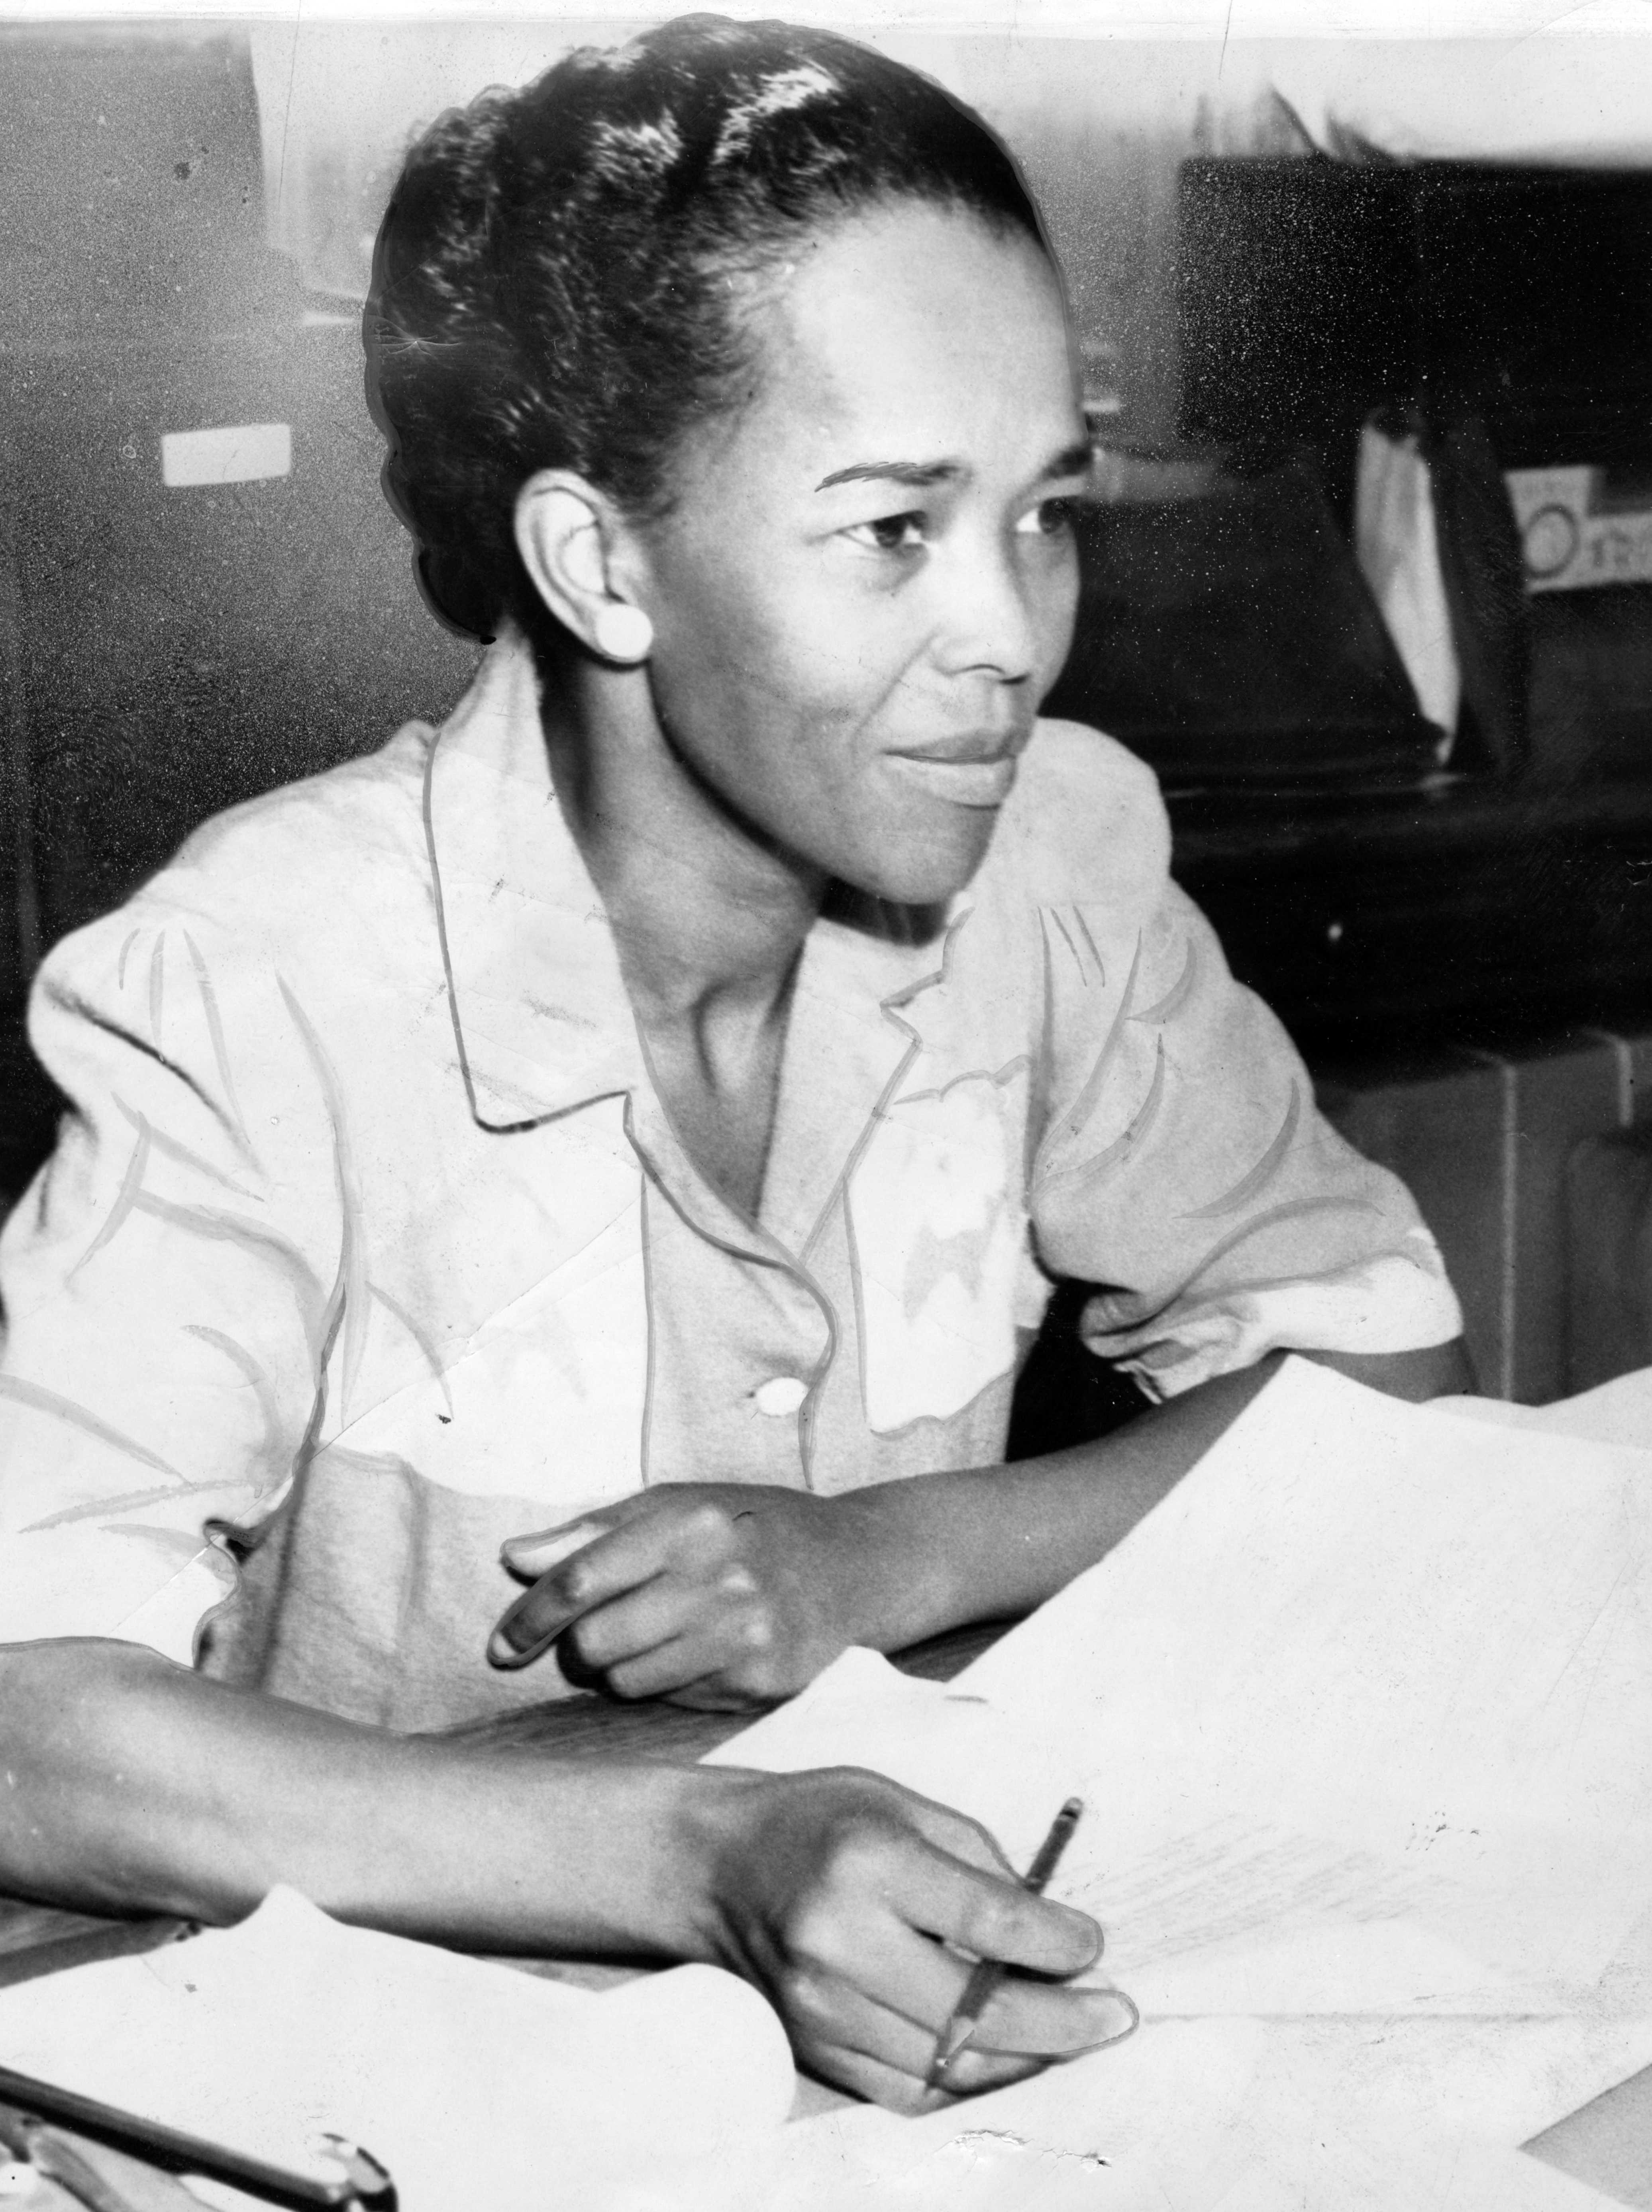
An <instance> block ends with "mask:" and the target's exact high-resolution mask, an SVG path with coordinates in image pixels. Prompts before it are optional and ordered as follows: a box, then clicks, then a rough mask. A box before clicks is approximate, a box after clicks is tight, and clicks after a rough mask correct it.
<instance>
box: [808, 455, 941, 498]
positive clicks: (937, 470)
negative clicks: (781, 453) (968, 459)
mask: <svg viewBox="0 0 1652 2212" xmlns="http://www.w3.org/2000/svg"><path fill="white" fill-rule="evenodd" d="M964 473H965V471H964V467H963V463H962V462H961V461H856V462H854V463H853V465H851V466H850V467H848V468H847V469H834V470H833V471H832V473H831V474H830V476H829V477H822V478H821V480H820V482H819V483H817V485H816V486H815V489H816V490H817V491H829V490H830V489H831V487H832V486H833V485H834V484H843V483H898V484H910V485H913V486H914V487H915V488H916V489H918V490H920V491H923V490H926V489H928V488H929V486H930V485H931V484H938V483H956V481H957V478H958V477H961V476H963V474H964Z"/></svg>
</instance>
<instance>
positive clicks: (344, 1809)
mask: <svg viewBox="0 0 1652 2212" xmlns="http://www.w3.org/2000/svg"><path fill="white" fill-rule="evenodd" d="M277 1882H286V1883H289V1884H291V1885H292V1886H293V1887H295V1888H297V1889H300V1890H302V1891H303V1892H304V1893H306V1894H307V1896H309V1897H310V1898H311V1899H313V1900H314V1902H315V1903H317V1904H318V1905H321V1906H323V1907H324V1908H325V1910H327V1911H330V1912H331V1913H333V1914H334V1915H335V1916H336V1917H338V1918H341V1919H346V1920H354V1921H358V1922H361V1923H364V1924H366V1925H367V1926H370V1927H377V1928H386V1929H392V1930H395V1931H398V1932H399V1933H402V1934H406V1935H415V1936H425V1937H428V1938H431V1939H434V1940H436V1941H441V1942H448V1943H451V1944H452V1945H454V1946H456V1947H457V1948H462V1949H471V1950H499V1951H506V1952H514V1953H518V1954H529V1953H533V1952H549V1953H553V1954H554V1953H558V1952H560V1953H564V1954H567V1953H574V1954H585V1955H589V1954H593V1953H602V1952H610V1953H616V1952H617V1953H625V1954H630V1955H632V1956H635V1955H638V1954H654V1955H656V1956H660V1957H667V1958H678V1959H701V1960H711V1961H713V1962H714V1963H716V1964H719V1965H722V1966H729V1967H732V1968H733V1969H734V1970H735V1971H737V1972H741V1973H744V1974H745V1975H746V1976H747V1977H748V1978H750V1980H752V1981H753V1982H755V1983H756V1984H757V1985H758V1986H759V1987H760V1988H761V1989H762V1990H764V1991H765V1993H766V1994H767V1995H768V1997H769V1999H770V2000H771V2002H773V2003H774V2006H775V2007H776V2008H777V2009H778V2011H779V2012H780V2015H781V2016H782V2018H783V2019H784V2020H785V2021H786V2024H787V2028H788V2030H789V2032H790V2033H791V2035H792V2038H793V2044H794V2045H795V2047H796V2049H797V2051H798V2052H799V2056H800V2057H802V2058H804V2059H805V2060H806V2061H807V2063H809V2064H810V2065H811V2066H813V2067H814V2068H815V2069H817V2071H819V2072H821V2073H822V2074H823V2075H826V2076H827V2077H828V2078H829V2080H832V2081H840V2082H841V2083H842V2084H843V2085H844V2086H845V2087H850V2088H854V2089H857V2090H859V2091H860V2092H861V2093H863V2094H865V2095H868V2096H873V2097H876V2098H878V2100H880V2101H882V2102H884V2103H885V2104H892V2105H896V2106H907V2107H911V2106H918V2105H921V2104H922V2103H923V2102H924V2100H925V2088H924V2081H925V2076H926V2070H927V2068H928V2064H929V2061H930V2058H931V2056H932V2052H933V2050H934V2046H935V2039H936V2037H937V2036H938V2034H939V2033H940V2031H941V2029H942V2027H944V2025H945V2023H946V2022H947V2021H948V2020H950V2019H951V2015H952V2013H953V2011H954V2010H955V2009H956V2008H957V2003H958V2001H959V1999H960V1997H961V1996H962V1995H963V1985H964V1982H965V1979H966V1978H967V1975H968V1972H969V1968H968V1966H967V1964H966V1963H965V1958H964V1957H962V1956H960V1954H967V1955H969V1956H976V1955H978V1956H984V1957H989V1958H992V1959H994V1960H999V1961H1001V1962H1003V1963H1005V1964H1006V1965H1014V1966H1024V1967H1029V1968H1031V1969H1033V1970H1034V1975H1035V1978H1032V1979H1029V1978H1025V1977H1022V1976H1017V1977H1011V1979H1010V1980H1009V1981H1008V1982H1007V1983H1006V1984H1005V1988H1004V1989H1003V1990H1001V1991H1000V1992H999V1996H998V1997H996V1998H995V1999H994V2000H993V2005H992V2006H991V2007H989V2008H988V2012H987V2015H986V2016H984V2018H983V2021H982V2023H981V2030H980V2032H979V2033H977V2036H976V2038H975V2045H974V2046H972V2048H971V2049H970V2050H969V2051H967V2052H966V2053H964V2054H963V2057H962V2058H961V2059H960V2061H959V2063H958V2065H957V2069H955V2071H954V2073H953V2075H950V2076H949V2083H948V2086H949V2087H950V2088H951V2089H952V2090H953V2091H954V2092H955V2093H959V2092H967V2091H969V2090H974V2089H983V2088H990V2087H995V2086H997V2085H998V2084H999V2083H1001V2082H1004V2081H1012V2080H1015V2079H1017V2078H1018V2077H1019V2076H1020V2075H1024V2074H1028V2073H1030V2072H1032V2071H1034V2070H1035V2069H1036V2068H1037V2067H1038V2066H1040V2065H1042V2064H1043V2063H1046V2062H1047V2060H1048V2058H1049V2057H1053V2056H1055V2055H1058V2054H1060V2053H1063V2052H1067V2051H1077V2050H1084V2049H1089V2048H1091V2047H1093V2046H1094V2045H1096V2044H1098V2043H1102V2042H1106V2041H1109V2040H1111V2039H1113V2038H1114V2037H1116V2036H1118V2035H1120V2034H1121V2033H1127V2032H1128V2029H1129V2028H1130V2027H1131V2026H1132V2024H1133V2020H1134V2014H1133V2009H1132V2008H1131V2007H1130V2006H1129V2004H1128V2002H1125V2001H1121V1999H1120V1998H1118V1997H1117V1996H1116V1995H1114V1993H1113V1992H1112V1991H1110V1990H1105V1989H1102V1990H1096V1989H1068V1988H1065V1987H1062V1986H1060V1981H1061V1979H1062V1978H1065V1977H1066V1976H1069V1975H1072V1974H1074V1973H1076V1972H1078V1970H1079V1969H1080V1968H1081V1967H1084V1966H1088V1965H1089V1964H1090V1962H1091V1961H1092V1960H1094V1958H1095V1956H1096V1950H1097V1948H1098V1946H1099V1943H1100V1936H1099V1933H1098V1931H1097V1930H1096V1928H1095V1926H1094V1924H1093V1923H1091V1922H1090V1921H1089V1920H1087V1919H1086V1918H1085V1917H1084V1915H1083V1914H1082V1913H1078V1912H1074V1911H1071V1910H1070V1909H1069V1908H1068V1907H1066V1905H1058V1904H1055V1903H1054V1902H1053V1901H1052V1900H1051V1899H1048V1898H1040V1897H1033V1896H1030V1895H1029V1894H1028V1893H1027V1892H1026V1891H1025V1890H1024V1889H1023V1887H1021V1885H1020V1884H1019V1883H1018V1882H1017V1881H1015V1879H1014V1877H1013V1875H1011V1872H1010V1870H1009V1869H1008V1867H1007V1866H1006V1865H1005V1862H1004V1859H1003V1857H1002V1855H1001V1854H1000V1853H999V1851H998V1850H997V1849H996V1847H995V1846H994V1845H993V1844H992V1843H991V1842H990V1840H989V1839H988V1838H987V1836H986V1835H985V1834H984V1833H983V1832H981V1829H979V1828H977V1827H976V1826H975V1825H974V1823H973V1822H970V1821H969V1820H965V1819H963V1816H962V1815H961V1814H955V1813H949V1812H947V1811H945V1810H944V1808H942V1807H940V1806H938V1805H932V1804H931V1803H929V1802H927V1801H926V1799H923V1798H920V1797H915V1796H912V1795H911V1794H910V1793H909V1792H908V1791H906V1790H902V1789H899V1788H898V1787H897V1786H896V1784H894V1783H892V1782H885V1781H884V1780H882V1779H881V1778H878V1776H876V1775H872V1774H862V1773H858V1772H856V1771H854V1770H853V1769H851V1768H841V1769H828V1770H825V1771H821V1772H818V1773H810V1774H797V1775H792V1774H777V1775H769V1774H749V1773H742V1772H740V1771H738V1770H736V1769H708V1768H698V1767H672V1766H666V1765H653V1764H647V1765H645V1764H641V1763H639V1764H637V1765H610V1764H608V1763H606V1762H602V1761H596V1762H589V1763H587V1762H585V1761H582V1760H581V1761H571V1760H554V1759H539V1758H536V1757H534V1756H532V1755H531V1754H528V1753H497V1752H495V1753H488V1752H485V1751H483V1752H478V1751H477V1749H476V1748H475V1747H466V1746H465V1745H462V1744H457V1743H454V1742H452V1741H444V1740H441V1739H432V1738H418V1737H397V1736H392V1735H388V1734H386V1733H385V1732H384V1731H382V1730H379V1729H370V1728H362V1727H358V1726H355V1725H354V1724H352V1723H349V1722H347V1721H341V1720H336V1719H333V1718H331V1717H328V1716H327V1715H325V1714H322V1713H318V1712H313V1711H310V1710H308V1709H307V1708H306V1707H302V1706H298V1705H286V1704H283V1703H282V1701H281V1700H279V1699H274V1698H269V1697H264V1696H263V1695H261V1694H259V1693H257V1692H240V1691H235V1690H231V1689H228V1688H226V1687H225V1686H223V1685H222V1684H220V1683H215V1682H210V1681H208V1680H204V1679H203V1677H201V1676H200V1675H197V1674H189V1673H188V1672H186V1671H185V1669H184V1668H179V1667H174V1666H172V1665H171V1664H169V1662H167V1661H166V1660H164V1659H160V1658H157V1657H156V1656H155V1655H154V1654H153V1653H152V1652H149V1651H145V1650H142V1649H141V1648H139V1647H138V1646H137V1645H134V1644H112V1643H94V1642H91V1641H86V1642H81V1643H67V1642H65V1643H57V1644H12V1645H9V1646H6V1647H3V1648H0V1892H3V1891H5V1890H12V1891H16V1892H21V1893H24V1894H27V1895H32V1896H35V1897H40V1898H45V1899H50V1900H52V1901H53V1902H55V1903H59V1904H64V1905H81V1906H89V1907H91V1908H93V1909H94V1910H96V1909H101V1910H103V1911H173V1912H179V1913H183V1914H185V1915H187V1916H189V1917H192V1918H196V1919H202V1920H210V1921H224V1920H232V1919H234V1918H237V1917H240V1915H241V1914H243V1913H245V1912H247V1911H251V1910H252V1907H253V1906H254V1905H257V1904H258V1901H259V1899H261V1898H263V1897H264V1894H265V1893H266V1892H267V1891H268V1890H269V1889H270V1887H272V1886H273V1885H275V1884H276V1883H277Z"/></svg>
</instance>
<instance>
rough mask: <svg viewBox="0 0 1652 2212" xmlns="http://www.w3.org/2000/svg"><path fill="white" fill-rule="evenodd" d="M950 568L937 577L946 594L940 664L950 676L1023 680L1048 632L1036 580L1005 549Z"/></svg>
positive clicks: (979, 554)
mask: <svg viewBox="0 0 1652 2212" xmlns="http://www.w3.org/2000/svg"><path fill="white" fill-rule="evenodd" d="M949 565H950V566H951V568H952V573H951V574H949V575H947V576H945V577H944V578H940V579H938V582H939V583H940V585H941V588H942V591H943V592H944V603H943V604H944V611H943V616H942V620H941V623H940V629H939V637H938V659H939V661H940V664H941V665H942V666H943V667H944V669H945V671H946V672H947V673H948V674H949V675H955V676H963V675H969V674H971V673H975V672H979V673H981V674H982V675H991V676H994V677H996V678H998V679H999V681H1000V682H1002V683H1010V684H1018V683H1022V682H1023V681H1024V680H1025V679H1026V678H1028V677H1029V676H1030V675H1031V674H1032V673H1033V671H1034V670H1035V669H1036V666H1037V665H1038V658H1039V647H1040V642H1041V639H1042V633H1043V629H1044V628H1045V625H1044V624H1043V623H1041V622H1040V620H1039V613H1040V608H1039V605H1038V601H1037V599H1036V586H1035V584H1034V582H1033V580H1031V579H1029V578H1028V577H1026V576H1023V574H1021V573H1020V570H1019V568H1018V567H1017V562H1016V561H1015V559H1014V557H1013V555H1012V554H1011V552H1009V551H1008V550H1005V549H1004V548H1001V547H996V546H995V547H992V548H987V547H981V549H979V550H975V551H972V552H970V553H969V554H967V555H964V556H961V557H960V558H959V559H958V561H957V562H956V563H954V564H949Z"/></svg>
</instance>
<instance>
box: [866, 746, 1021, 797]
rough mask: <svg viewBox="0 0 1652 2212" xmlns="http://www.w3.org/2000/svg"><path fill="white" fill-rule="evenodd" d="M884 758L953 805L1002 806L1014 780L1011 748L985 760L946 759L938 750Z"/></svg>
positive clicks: (924, 789)
mask: <svg viewBox="0 0 1652 2212" xmlns="http://www.w3.org/2000/svg"><path fill="white" fill-rule="evenodd" d="M884 758H885V759H886V760H887V761H888V763H889V765H890V767H891V768H892V769H894V770H895V771H896V774H897V775H900V776H902V778H904V780H905V781H907V782H908V783H912V784H915V785H916V786H917V787H918V788H919V789H920V791H922V792H925V793H927V794H928V795H929V797H931V798H932V799H949V800H951V804H952V805H954V806H1001V805H1003V804H1004V802H1005V799H1007V798H1008V797H1009V795H1010V789H1011V785H1012V784H1013V783H1014V782H1015V772H1016V762H1017V756H1016V755H1015V754H1014V753H1012V752H1005V753H994V754H993V755H992V756H991V757H988V758H987V759H986V760H944V759H943V758H942V757H940V756H939V755H938V754H936V753H886V754H885V755H884Z"/></svg>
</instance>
